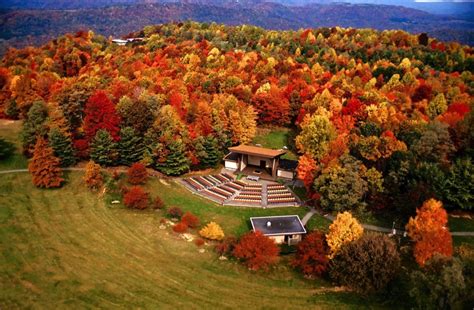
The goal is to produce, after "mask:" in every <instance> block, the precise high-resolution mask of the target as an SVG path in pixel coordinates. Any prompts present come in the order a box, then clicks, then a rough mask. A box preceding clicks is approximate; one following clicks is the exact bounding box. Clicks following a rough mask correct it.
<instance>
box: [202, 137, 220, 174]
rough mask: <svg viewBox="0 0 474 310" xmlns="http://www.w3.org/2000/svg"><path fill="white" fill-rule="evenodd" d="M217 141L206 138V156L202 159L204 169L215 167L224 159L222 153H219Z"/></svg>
mask: <svg viewBox="0 0 474 310" xmlns="http://www.w3.org/2000/svg"><path fill="white" fill-rule="evenodd" d="M217 143H218V142H217V139H216V138H214V137H212V136H207V137H206V138H204V143H203V147H204V150H205V153H206V156H205V157H203V158H200V161H201V164H202V166H203V167H215V166H216V165H217V164H218V163H219V161H220V160H221V159H222V153H221V152H220V151H219V147H218V144H217Z"/></svg>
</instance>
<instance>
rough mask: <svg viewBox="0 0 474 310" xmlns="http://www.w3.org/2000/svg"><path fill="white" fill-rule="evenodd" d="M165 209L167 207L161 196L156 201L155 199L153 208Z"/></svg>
mask: <svg viewBox="0 0 474 310" xmlns="http://www.w3.org/2000/svg"><path fill="white" fill-rule="evenodd" d="M164 207H165V202H164V201H163V200H162V199H161V198H160V197H159V196H156V197H155V199H153V204H152V208H153V209H163V208H164Z"/></svg>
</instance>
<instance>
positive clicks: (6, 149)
mask: <svg viewBox="0 0 474 310" xmlns="http://www.w3.org/2000/svg"><path fill="white" fill-rule="evenodd" d="M14 152H15V145H13V143H11V142H8V141H6V140H4V139H2V138H0V160H3V159H7V158H8V157H10V156H12V155H13V153H14Z"/></svg>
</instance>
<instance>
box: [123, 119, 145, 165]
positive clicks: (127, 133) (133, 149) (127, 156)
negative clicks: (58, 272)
mask: <svg viewBox="0 0 474 310" xmlns="http://www.w3.org/2000/svg"><path fill="white" fill-rule="evenodd" d="M117 149H118V152H119V156H120V163H121V164H124V165H127V166H130V165H131V164H133V163H136V162H138V161H140V160H141V159H142V157H143V152H144V151H145V146H144V145H143V139H142V138H141V137H140V136H139V135H138V134H137V132H136V131H135V130H134V129H133V128H132V127H125V128H122V129H121V130H120V141H119V142H118V143H117Z"/></svg>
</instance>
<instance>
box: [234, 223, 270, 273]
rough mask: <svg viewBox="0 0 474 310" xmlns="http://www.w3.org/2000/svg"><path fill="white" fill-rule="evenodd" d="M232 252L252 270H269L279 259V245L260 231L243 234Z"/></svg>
mask: <svg viewBox="0 0 474 310" xmlns="http://www.w3.org/2000/svg"><path fill="white" fill-rule="evenodd" d="M232 253H233V255H234V256H235V257H236V258H238V259H240V260H242V261H243V262H244V264H245V265H246V266H247V267H248V268H249V269H251V270H259V269H264V270H267V269H268V268H269V267H270V266H272V265H274V264H276V263H277V262H278V260H279V257H278V254H279V249H278V246H277V245H276V244H275V242H274V241H273V240H272V239H270V238H268V237H266V236H264V235H263V234H262V233H261V232H259V231H257V232H249V233H247V234H245V235H244V236H242V237H241V238H240V240H239V242H238V243H237V244H236V245H235V248H234V250H233V252H232Z"/></svg>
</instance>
